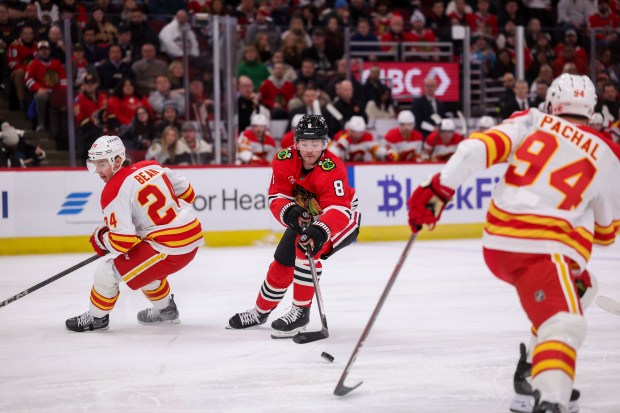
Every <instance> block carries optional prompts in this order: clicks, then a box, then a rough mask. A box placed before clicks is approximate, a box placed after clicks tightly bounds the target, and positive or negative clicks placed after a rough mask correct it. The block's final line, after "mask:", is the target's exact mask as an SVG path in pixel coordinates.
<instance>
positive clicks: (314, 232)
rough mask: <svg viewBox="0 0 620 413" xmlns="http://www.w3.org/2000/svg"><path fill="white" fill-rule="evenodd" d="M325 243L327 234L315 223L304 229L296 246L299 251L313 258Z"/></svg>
mask: <svg viewBox="0 0 620 413" xmlns="http://www.w3.org/2000/svg"><path fill="white" fill-rule="evenodd" d="M319 222H320V221H319ZM325 241H327V233H326V232H325V230H324V229H323V228H321V227H320V226H319V225H317V223H314V224H312V225H310V226H308V227H307V228H305V229H304V231H303V232H302V233H301V237H300V238H299V242H298V243H297V245H298V246H299V249H300V250H302V251H303V252H307V253H309V254H310V255H312V256H313V257H314V256H315V255H317V254H318V253H319V251H321V248H322V247H323V244H325Z"/></svg>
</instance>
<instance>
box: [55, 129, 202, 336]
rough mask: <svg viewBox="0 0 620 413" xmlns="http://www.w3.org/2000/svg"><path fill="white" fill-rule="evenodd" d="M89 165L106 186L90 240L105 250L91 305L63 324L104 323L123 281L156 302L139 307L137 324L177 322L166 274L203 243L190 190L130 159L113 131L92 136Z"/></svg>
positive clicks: (169, 174)
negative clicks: (99, 219) (100, 217)
mask: <svg viewBox="0 0 620 413" xmlns="http://www.w3.org/2000/svg"><path fill="white" fill-rule="evenodd" d="M86 164H87V166H88V170H89V171H90V172H92V173H96V174H98V175H99V177H100V178H101V179H102V180H103V182H105V184H106V185H105V187H104V188H103V191H102V192H101V209H102V211H103V216H104V218H103V220H104V225H102V226H100V227H98V228H96V229H95V232H94V233H93V235H92V236H91V237H90V243H91V244H92V247H93V249H94V250H95V252H96V253H97V254H98V255H101V256H103V255H106V254H108V255H107V257H106V258H105V259H104V260H103V261H102V262H100V263H99V265H98V266H97V268H96V270H95V277H94V278H95V280H94V285H93V287H92V289H91V292H90V309H89V310H88V311H87V312H85V313H83V314H81V315H79V316H77V317H73V318H70V319H68V320H67V321H66V328H67V329H68V330H71V331H76V332H84V331H92V330H100V329H107V328H108V326H109V313H110V311H112V309H113V308H114V305H115V303H116V300H118V297H119V284H120V283H121V282H125V283H126V284H127V286H128V287H129V288H131V289H132V290H137V289H141V290H142V292H143V293H144V295H145V296H146V297H147V298H148V299H149V300H150V301H151V303H152V305H153V307H151V308H148V309H146V310H142V311H140V312H138V322H140V323H142V324H151V323H158V322H169V323H178V322H180V320H179V312H178V310H177V307H176V304H175V302H174V297H173V295H172V294H171V293H170V285H169V284H168V280H167V277H168V276H169V275H170V274H173V273H175V272H177V271H179V270H180V269H182V268H183V267H185V266H186V265H187V264H188V263H189V262H191V261H192V260H193V259H194V257H195V255H196V252H197V251H198V248H199V247H200V246H201V245H203V244H204V240H203V236H202V227H201V225H200V221H199V220H198V218H196V216H195V215H194V212H193V210H192V208H191V203H192V202H193V201H194V198H195V194H194V189H193V188H192V186H191V184H190V183H189V182H188V181H187V180H186V179H185V178H184V177H182V176H180V175H178V174H176V173H175V172H173V171H171V170H170V169H168V168H164V167H162V166H161V165H159V164H158V163H157V162H155V161H143V162H138V163H136V164H134V165H130V164H129V161H127V160H126V159H125V146H124V145H123V142H122V141H121V139H120V138H119V137H118V136H102V137H100V138H99V139H97V140H96V141H95V143H93V145H92V146H91V148H90V150H89V151H88V160H87V161H86Z"/></svg>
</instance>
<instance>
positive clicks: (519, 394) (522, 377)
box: [510, 343, 580, 413]
mask: <svg viewBox="0 0 620 413" xmlns="http://www.w3.org/2000/svg"><path fill="white" fill-rule="evenodd" d="M519 350H520V352H521V355H520V357H519V362H518V363H517V370H516V371H515V375H514V388H515V397H514V398H513V399H512V402H511V403H510V411H511V412H515V413H533V412H538V410H534V407H535V405H536V399H535V395H534V390H533V389H532V385H531V383H530V381H531V377H532V364H531V363H528V362H527V349H526V348H525V344H523V343H521V344H520V345H519ZM579 396H580V393H579V390H575V389H573V392H572V393H571V396H570V404H569V405H568V408H569V410H568V411H569V413H578V412H579ZM541 411H542V412H546V411H545V410H541ZM550 411H553V410H550Z"/></svg>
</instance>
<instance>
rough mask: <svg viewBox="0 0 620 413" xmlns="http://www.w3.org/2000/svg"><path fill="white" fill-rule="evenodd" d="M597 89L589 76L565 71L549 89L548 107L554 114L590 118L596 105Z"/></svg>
mask: <svg viewBox="0 0 620 413" xmlns="http://www.w3.org/2000/svg"><path fill="white" fill-rule="evenodd" d="M596 100H597V98H596V90H595V88H594V84H593V83H592V81H591V80H590V78H589V77H587V76H583V75H571V74H568V73H563V74H562V75H560V76H559V77H557V78H556V79H555V80H554V81H553V83H552V84H551V86H550V87H549V89H548V90H547V98H546V100H545V102H546V103H547V108H548V110H549V112H550V113H551V114H552V115H575V116H583V117H585V118H590V116H592V113H594V107H595V106H596Z"/></svg>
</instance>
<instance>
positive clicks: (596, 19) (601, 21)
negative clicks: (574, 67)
mask: <svg viewBox="0 0 620 413" xmlns="http://www.w3.org/2000/svg"><path fill="white" fill-rule="evenodd" d="M618 27H620V17H618V15H615V14H613V13H612V12H611V8H610V7H609V0H599V1H598V11H597V12H596V13H595V14H593V15H591V16H590V17H589V18H588V29H590V30H596V41H597V47H599V46H609V45H610V44H611V43H613V42H614V41H616V40H617V39H618V33H617V29H618Z"/></svg>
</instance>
